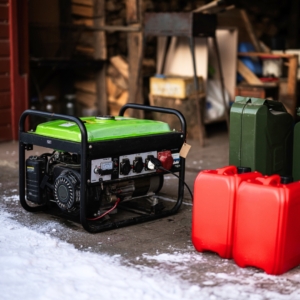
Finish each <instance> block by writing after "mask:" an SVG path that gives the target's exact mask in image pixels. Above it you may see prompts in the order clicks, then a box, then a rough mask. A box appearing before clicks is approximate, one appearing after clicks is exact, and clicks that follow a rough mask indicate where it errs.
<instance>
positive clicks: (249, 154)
mask: <svg viewBox="0 0 300 300" xmlns="http://www.w3.org/2000/svg"><path fill="white" fill-rule="evenodd" d="M293 125H294V121H293V117H292V116H291V115H290V114H289V113H288V112H287V111H286V109H285V107H284V106H283V104H282V103H280V102H277V101H273V100H265V99H260V98H249V97H240V96H237V97H236V98H235V102H234V103H233V105H232V107H231V110H230V137H229V164H230V165H235V166H237V167H250V168H251V170H253V171H258V172H261V173H262V174H264V175H272V174H279V175H281V176H291V175H292V152H293Z"/></svg>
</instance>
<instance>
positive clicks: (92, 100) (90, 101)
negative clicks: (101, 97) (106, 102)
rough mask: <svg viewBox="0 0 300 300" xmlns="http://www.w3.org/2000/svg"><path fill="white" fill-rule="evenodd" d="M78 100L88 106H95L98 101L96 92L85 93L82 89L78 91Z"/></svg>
mask: <svg viewBox="0 0 300 300" xmlns="http://www.w3.org/2000/svg"><path fill="white" fill-rule="evenodd" d="M76 101H77V102H78V103H81V104H83V105H84V106H85V107H87V108H93V107H95V104H96V102H97V97H96V94H90V93H85V92H81V91H77V92H76Z"/></svg>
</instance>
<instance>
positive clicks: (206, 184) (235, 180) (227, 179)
mask: <svg viewBox="0 0 300 300" xmlns="http://www.w3.org/2000/svg"><path fill="white" fill-rule="evenodd" d="M241 169H242V168H241ZM258 176H262V175H261V173H258V172H247V173H241V174H238V169H237V167H235V166H228V167H224V168H221V169H217V170H205V171H202V172H200V173H199V174H198V176H197V178H196V180H195V184H194V203H193V213H192V242H193V244H194V247H195V248H196V250H197V251H200V252H202V251H213V252H216V253H218V254H219V255H220V256H221V257H222V258H232V238H233V228H234V226H233V224H234V215H235V202H236V192H237V189H238V187H239V185H240V183H241V182H243V181H245V180H248V179H254V178H256V177H258Z"/></svg>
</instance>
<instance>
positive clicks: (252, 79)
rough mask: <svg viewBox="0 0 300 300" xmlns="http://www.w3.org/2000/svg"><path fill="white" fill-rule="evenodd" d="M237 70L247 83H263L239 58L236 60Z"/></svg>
mask: <svg viewBox="0 0 300 300" xmlns="http://www.w3.org/2000/svg"><path fill="white" fill-rule="evenodd" d="M237 70H238V72H239V73H240V74H241V75H242V76H243V77H244V79H245V80H246V81H247V83H249V84H255V85H263V82H262V81H261V80H260V79H259V78H258V77H257V76H256V75H255V74H254V73H253V72H252V71H251V70H250V69H249V68H248V67H247V66H246V65H245V64H244V63H243V62H242V61H241V60H238V63H237Z"/></svg>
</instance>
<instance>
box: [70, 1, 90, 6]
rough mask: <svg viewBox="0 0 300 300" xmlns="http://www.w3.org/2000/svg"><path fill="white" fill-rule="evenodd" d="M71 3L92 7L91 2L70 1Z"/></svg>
mask: <svg viewBox="0 0 300 300" xmlns="http://www.w3.org/2000/svg"><path fill="white" fill-rule="evenodd" d="M72 3H74V4H80V5H87V6H93V0H72Z"/></svg>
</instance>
